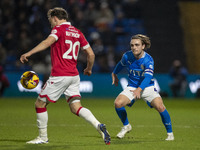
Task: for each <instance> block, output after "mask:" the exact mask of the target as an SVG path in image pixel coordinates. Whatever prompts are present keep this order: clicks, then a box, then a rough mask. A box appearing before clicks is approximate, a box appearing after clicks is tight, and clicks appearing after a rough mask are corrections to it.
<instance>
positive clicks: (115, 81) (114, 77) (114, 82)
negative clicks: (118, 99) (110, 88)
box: [111, 72, 119, 86]
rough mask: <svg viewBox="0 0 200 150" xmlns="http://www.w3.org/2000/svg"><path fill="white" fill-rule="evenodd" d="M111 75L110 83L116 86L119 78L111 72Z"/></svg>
mask: <svg viewBox="0 0 200 150" xmlns="http://www.w3.org/2000/svg"><path fill="white" fill-rule="evenodd" d="M111 76H112V85H115V86H118V82H119V79H118V77H117V75H116V74H114V73H113V72H112V74H111Z"/></svg>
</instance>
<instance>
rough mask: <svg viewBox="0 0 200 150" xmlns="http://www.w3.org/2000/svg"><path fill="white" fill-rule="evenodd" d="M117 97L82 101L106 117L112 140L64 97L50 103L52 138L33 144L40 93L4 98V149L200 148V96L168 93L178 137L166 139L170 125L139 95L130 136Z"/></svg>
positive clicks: (0, 137) (0, 131)
mask: <svg viewBox="0 0 200 150" xmlns="http://www.w3.org/2000/svg"><path fill="white" fill-rule="evenodd" d="M113 101H114V99H107V98H102V99H95V98H89V99H86V98H83V99H82V105H83V106H85V107H86V108H88V109H90V110H91V111H92V112H93V114H94V115H95V116H96V118H97V119H98V120H99V121H100V122H102V123H105V124H106V126H107V129H108V131H109V132H110V134H111V144H110V145H105V144H104V142H103V140H102V138H101V137H100V135H99V134H98V132H97V131H96V130H95V129H94V128H93V127H92V126H91V125H90V124H88V123H87V122H85V121H84V120H83V119H81V118H79V117H77V116H75V115H73V114H72V113H71V112H70V109H69V107H68V104H67V103H66V102H65V100H64V99H60V100H59V101H58V102H57V103H55V104H50V105H49V106H48V108H47V110H48V114H49V122H48V137H49V144H44V145H28V144H26V141H28V140H32V139H33V138H35V137H36V136H37V135H38V130H37V126H36V113H35V109H34V102H35V98H1V99H0V150H35V149H39V150H106V149H108V150H132V149H135V150H200V100H199V99H166V98H164V103H165V106H166V107H167V109H168V112H169V113H170V115H171V119H172V127H173V131H174V135H175V141H165V140H164V139H165V138H166V131H165V128H164V126H163V124H162V123H161V118H160V115H159V114H158V113H157V112H156V111H155V110H154V109H150V108H149V107H148V106H147V105H146V104H145V102H144V101H142V100H138V101H137V102H136V103H135V104H134V105H133V106H132V107H131V108H129V107H127V113H128V117H129V121H130V123H131V124H132V126H133V130H132V131H131V132H130V133H128V134H127V135H126V137H125V138H124V139H117V138H116V134H117V133H118V132H119V131H120V129H121V127H122V124H121V122H120V120H119V118H118V117H117V115H116V113H115V109H114V104H113Z"/></svg>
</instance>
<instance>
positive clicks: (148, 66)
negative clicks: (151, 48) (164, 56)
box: [144, 59, 154, 76]
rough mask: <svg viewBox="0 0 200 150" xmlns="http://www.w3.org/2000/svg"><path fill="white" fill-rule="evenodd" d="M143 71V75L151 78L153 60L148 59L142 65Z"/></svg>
mask: <svg viewBox="0 0 200 150" xmlns="http://www.w3.org/2000/svg"><path fill="white" fill-rule="evenodd" d="M144 67H145V70H144V75H150V76H153V73H154V61H153V59H149V60H148V61H146V63H145V64H144Z"/></svg>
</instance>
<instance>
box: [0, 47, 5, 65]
mask: <svg viewBox="0 0 200 150" xmlns="http://www.w3.org/2000/svg"><path fill="white" fill-rule="evenodd" d="M5 63H6V49H5V48H4V47H3V45H2V43H0V65H5Z"/></svg>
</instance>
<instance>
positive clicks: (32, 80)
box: [20, 71, 39, 89]
mask: <svg viewBox="0 0 200 150" xmlns="http://www.w3.org/2000/svg"><path fill="white" fill-rule="evenodd" d="M20 82H21V85H22V86H23V87H24V88H26V89H34V88H35V87H36V86H37V85H38V83H39V77H38V75H37V74H36V73H35V72H34V71H26V72H24V73H23V74H22V76H21V79H20Z"/></svg>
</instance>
